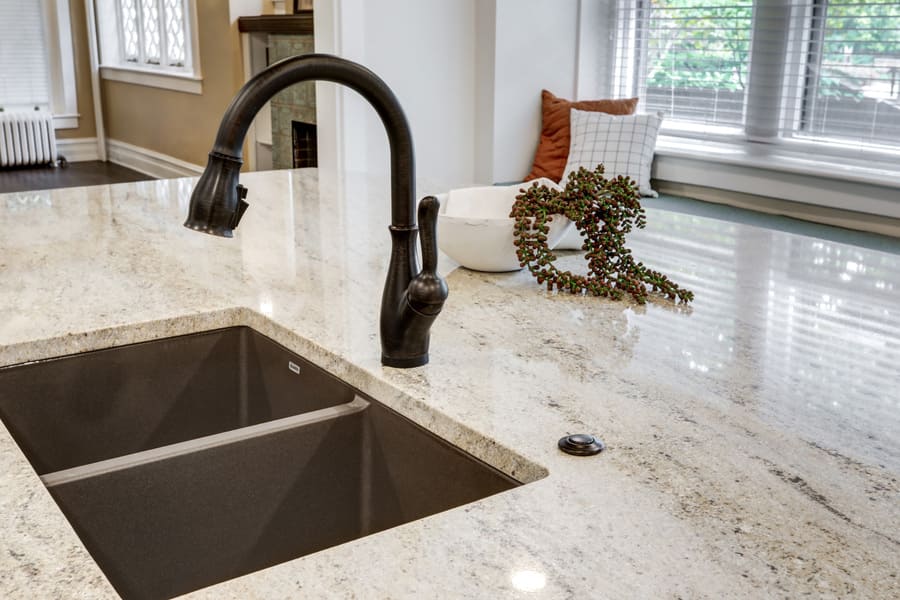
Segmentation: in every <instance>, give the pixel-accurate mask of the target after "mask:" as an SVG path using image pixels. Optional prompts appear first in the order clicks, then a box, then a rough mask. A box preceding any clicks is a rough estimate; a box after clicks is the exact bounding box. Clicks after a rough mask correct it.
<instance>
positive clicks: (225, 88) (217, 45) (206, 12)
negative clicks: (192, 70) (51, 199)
mask: <svg viewBox="0 0 900 600" xmlns="http://www.w3.org/2000/svg"><path fill="white" fill-rule="evenodd" d="M197 21H198V25H199V27H198V29H199V35H200V40H199V43H200V70H201V73H202V75H203V93H202V94H189V93H186V92H175V91H171V90H164V89H160V88H153V87H147V86H141V85H135V84H130V83H122V82H119V81H109V80H103V82H102V85H101V90H102V97H103V117H104V123H105V125H106V135H107V136H108V137H109V138H110V139H114V140H118V141H121V142H126V143H128V144H133V145H135V146H140V147H141V148H146V149H148V150H153V151H155V152H161V153H162V154H167V155H169V156H173V157H175V158H179V159H181V160H184V161H187V162H190V163H194V164H197V165H205V164H206V155H207V153H208V152H209V149H210V147H211V146H212V143H213V138H214V137H215V134H216V130H217V129H218V127H219V120H220V119H221V117H222V113H223V112H224V111H225V108H226V107H227V106H228V103H229V102H230V101H231V98H232V97H233V96H234V94H235V92H237V90H238V89H239V88H240V86H241V83H242V82H243V67H242V63H241V51H240V38H239V34H238V31H237V25H236V24H234V25H233V24H232V23H231V19H230V17H229V7H228V2H222V1H221V0H197ZM79 91H80V90H79ZM80 101H81V97H80V96H79V104H81V102H80Z"/></svg>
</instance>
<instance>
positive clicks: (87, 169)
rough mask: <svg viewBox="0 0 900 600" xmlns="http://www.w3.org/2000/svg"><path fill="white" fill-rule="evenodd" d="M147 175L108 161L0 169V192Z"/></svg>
mask: <svg viewBox="0 0 900 600" xmlns="http://www.w3.org/2000/svg"><path fill="white" fill-rule="evenodd" d="M149 179H153V177H150V176H149V175H144V174H143V173H138V172H137V171H132V170H131V169H127V168H125V167H122V166H120V165H117V164H114V163H111V162H101V161H88V162H74V163H69V164H68V166H66V167H22V168H15V169H10V168H2V169H0V193H5V192H29V191H34V190H47V189H52V188H65V187H79V186H83V185H105V184H109V183H125V182H127V181H147V180H149Z"/></svg>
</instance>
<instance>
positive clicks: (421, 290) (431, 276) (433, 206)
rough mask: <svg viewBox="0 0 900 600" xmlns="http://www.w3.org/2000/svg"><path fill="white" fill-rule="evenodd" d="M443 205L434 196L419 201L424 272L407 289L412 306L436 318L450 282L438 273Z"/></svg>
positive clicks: (447, 292) (414, 278)
mask: <svg viewBox="0 0 900 600" xmlns="http://www.w3.org/2000/svg"><path fill="white" fill-rule="evenodd" d="M440 208H441V203H440V201H438V199H437V198H435V197H434V196H426V197H425V198H422V201H421V202H419V227H420V230H419V233H420V235H421V238H422V271H421V272H420V273H419V274H418V275H416V276H415V277H413V280H412V281H411V282H410V284H409V288H408V289H407V296H406V297H407V300H408V302H409V305H410V306H411V307H412V308H414V309H415V310H416V311H418V312H419V313H421V314H423V315H437V314H438V313H439V312H441V308H443V306H444V301H445V300H446V299H447V296H448V295H449V290H448V288H447V282H446V281H444V280H443V278H442V277H441V276H440V275H438V273H437V260H438V259H437V255H438V246H437V218H438V211H439V210H440Z"/></svg>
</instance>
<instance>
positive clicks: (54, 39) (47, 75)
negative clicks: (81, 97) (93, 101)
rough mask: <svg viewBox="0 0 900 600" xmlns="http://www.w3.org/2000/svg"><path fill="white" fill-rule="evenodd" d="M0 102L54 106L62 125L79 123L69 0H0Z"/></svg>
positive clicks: (57, 123)
mask: <svg viewBox="0 0 900 600" xmlns="http://www.w3.org/2000/svg"><path fill="white" fill-rule="evenodd" d="M0 107H2V108H3V109H4V110H22V109H25V110H34V109H35V108H37V109H39V110H49V111H50V112H52V113H53V121H54V124H55V126H56V128H57V129H63V128H65V129H71V128H77V127H78V101H77V96H76V89H75V61H74V55H73V52H72V30H71V25H70V22H69V3H68V1H67V0H43V1H41V2H27V3H22V2H19V1H16V0H0Z"/></svg>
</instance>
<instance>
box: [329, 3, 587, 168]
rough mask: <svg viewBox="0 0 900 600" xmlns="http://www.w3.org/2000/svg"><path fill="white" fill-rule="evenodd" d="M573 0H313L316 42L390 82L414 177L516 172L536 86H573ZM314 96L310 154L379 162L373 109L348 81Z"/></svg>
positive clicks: (534, 135)
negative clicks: (408, 137) (405, 123)
mask: <svg viewBox="0 0 900 600" xmlns="http://www.w3.org/2000/svg"><path fill="white" fill-rule="evenodd" d="M582 2H583V0H418V1H416V2H410V1H409V0H366V1H363V0H330V1H329V0H319V1H318V2H317V3H316V5H315V11H316V12H315V15H316V17H315V18H316V50H317V51H318V52H332V53H336V54H338V55H339V56H344V57H345V58H349V59H351V60H357V61H359V62H361V63H363V64H364V65H366V66H368V67H369V68H371V69H372V70H373V71H375V72H376V73H377V74H378V75H380V76H381V77H382V78H383V79H384V80H385V81H386V82H387V83H388V85H390V86H391V88H392V89H393V90H394V92H395V93H396V94H397V97H398V98H399V100H400V103H401V104H402V105H403V108H404V110H405V111H406V115H407V118H408V119H409V122H410V126H411V128H412V131H413V139H414V142H415V146H416V159H417V172H418V175H419V176H420V178H421V179H423V180H429V181H434V182H436V183H446V184H448V185H450V184H465V183H493V182H498V181H513V180H521V179H522V177H524V176H525V175H526V174H527V172H528V170H529V168H530V167H531V163H532V161H533V158H534V151H535V148H536V147H537V142H538V139H539V137H540V127H541V110H540V109H541V90H542V89H544V88H546V89H549V90H550V91H552V92H554V93H555V94H557V95H560V96H564V97H566V98H573V97H575V94H576V91H577V90H578V89H579V85H578V79H577V72H576V65H577V59H578V43H579V36H578V29H579V28H578V19H579V10H580V5H581V4H582ZM582 87H583V86H582ZM329 94H331V95H329ZM318 102H319V104H320V107H319V108H318V114H317V118H318V120H319V139H320V148H319V161H320V165H321V164H323V163H324V164H326V165H329V164H331V163H330V162H329V160H330V158H329V156H331V157H333V159H334V164H336V165H338V164H339V165H342V166H343V168H344V169H350V170H366V171H369V172H375V173H386V172H387V169H388V146H387V138H386V136H385V134H384V128H383V126H382V125H381V123H380V121H379V120H378V117H377V115H376V114H375V112H374V111H373V110H372V109H371V108H370V107H368V105H366V104H365V102H364V101H362V100H361V99H359V98H358V97H356V95H355V94H353V93H352V92H350V93H349V94H347V93H343V92H337V93H336V94H335V92H331V91H328V90H323V89H322V87H320V88H319V97H318ZM331 122H333V123H334V127H333V128H332V127H331V125H329V123H331ZM360 123H362V125H360ZM332 129H333V131H331V130H332ZM323 138H324V139H323ZM332 141H334V147H332ZM360 149H365V152H364V153H363V155H361V154H360Z"/></svg>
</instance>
